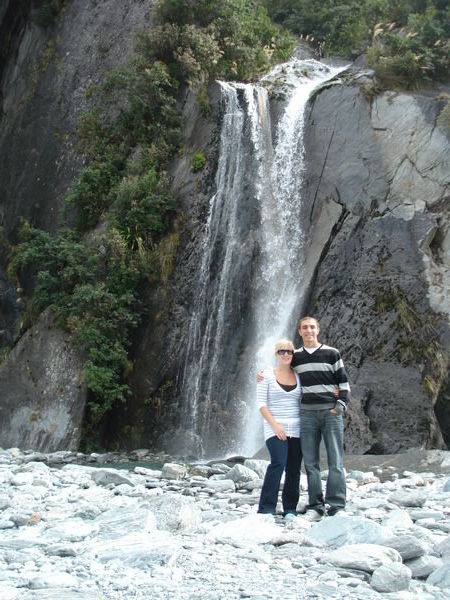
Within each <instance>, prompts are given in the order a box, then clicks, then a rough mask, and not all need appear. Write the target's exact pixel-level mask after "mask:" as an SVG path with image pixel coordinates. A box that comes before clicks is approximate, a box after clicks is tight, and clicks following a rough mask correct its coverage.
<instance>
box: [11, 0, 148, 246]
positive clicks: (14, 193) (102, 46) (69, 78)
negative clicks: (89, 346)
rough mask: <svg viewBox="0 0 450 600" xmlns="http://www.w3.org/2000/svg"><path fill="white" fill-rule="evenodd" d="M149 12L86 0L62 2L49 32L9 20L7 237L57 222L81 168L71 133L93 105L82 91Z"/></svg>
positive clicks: (129, 42) (136, 4) (113, 60)
mask: <svg viewBox="0 0 450 600" xmlns="http://www.w3.org/2000/svg"><path fill="white" fill-rule="evenodd" d="M7 4H8V3H7ZM9 4H11V5H13V4H14V3H12V2H11V3H9ZM150 8H151V3H149V2H145V3H144V2H140V1H133V0H127V1H124V2H116V1H115V0H102V2H96V1H95V0H88V1H87V2H67V3H66V6H65V8H64V10H63V12H62V14H61V15H60V17H59V18H58V19H57V21H56V23H55V24H54V25H53V26H49V27H42V26H40V25H38V24H36V23H35V22H34V21H33V19H32V18H31V17H32V15H28V18H27V19H23V21H19V20H18V19H17V18H16V19H15V20H14V28H13V31H12V32H9V33H10V34H11V33H12V34H13V35H14V39H13V40H12V41H11V44H10V46H11V47H10V48H9V56H8V59H9V60H7V61H5V63H4V66H3V71H2V73H1V81H0V98H1V101H2V105H1V110H0V123H1V128H0V155H1V157H2V160H1V161H0V189H1V190H2V194H1V198H0V213H1V216H2V223H1V224H2V225H3V227H4V228H5V231H6V233H7V234H8V235H9V234H11V233H13V232H14V231H15V229H16V228H17V226H18V225H19V224H20V220H21V219H27V220H29V221H30V222H31V223H32V224H33V225H35V226H36V227H40V228H43V229H46V230H49V231H54V230H55V229H56V228H57V227H58V225H59V224H60V222H61V213H62V211H63V209H64V202H63V199H64V196H65V194H66V193H67V191H68V188H69V187H70V185H71V184H72V182H73V180H74V178H75V177H76V175H77V173H78V172H79V170H80V168H81V166H82V159H81V157H80V156H78V155H77V154H76V152H75V149H74V145H75V135H74V132H75V128H76V126H77V123H78V120H79V118H80V116H81V115H82V114H83V113H84V112H85V111H87V110H88V109H89V108H91V107H92V100H89V99H88V98H87V94H86V92H87V91H88V88H89V87H90V86H92V85H95V84H97V83H99V82H100V81H101V80H102V79H103V76H104V74H105V72H106V71H110V70H111V69H113V68H114V67H116V66H117V65H118V64H120V63H122V62H124V61H126V59H127V57H129V56H130V55H131V54H132V51H133V48H134V44H135V33H136V31H137V29H138V28H140V27H143V26H144V25H145V24H146V23H147V24H148V19H149V11H150ZM30 10H31V7H30ZM11 12H14V11H13V8H12V7H11V8H10V10H9V11H7V12H5V15H4V20H5V27H6V25H7V23H6V19H7V17H8V15H9V13H11ZM11 18H12V17H11ZM11 26H12V25H11Z"/></svg>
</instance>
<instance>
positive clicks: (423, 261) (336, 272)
mask: <svg viewBox="0 0 450 600" xmlns="http://www.w3.org/2000/svg"><path fill="white" fill-rule="evenodd" d="M370 86H371V81H370V79H369V78H368V77H358V79H357V80H355V79H354V78H353V77H352V75H351V74H350V75H349V76H348V77H347V81H346V82H344V85H341V86H336V85H335V86H332V87H329V88H328V89H324V90H322V91H321V92H320V93H318V94H317V96H316V97H315V99H314V101H313V102H312V103H311V108H310V113H309V116H308V126H307V129H306V139H305V145H306V159H307V176H306V181H305V189H304V202H305V209H304V210H305V219H308V220H310V235H311V244H312V243H313V242H314V239H315V233H314V231H315V223H316V221H318V220H321V219H323V206H327V205H329V203H330V202H335V203H338V204H339V205H340V206H341V212H340V214H339V213H336V214H334V215H333V214H330V223H329V224H328V228H329V229H330V226H332V229H331V234H330V236H329V237H328V239H327V240H326V242H325V244H324V245H323V253H322V256H321V259H320V262H319V264H318V268H317V271H316V275H315V277H314V278H313V279H312V281H311V284H310V295H309V298H307V302H306V306H305V311H306V312H309V313H310V312H313V314H315V315H316V316H317V317H318V318H319V319H320V321H321V336H320V337H321V339H322V341H325V342H327V343H329V344H330V345H332V346H337V347H338V348H339V349H340V350H341V352H342V354H343V358H344V361H345V362H346V365H347V367H348V371H349V374H350V379H351V383H352V384H353V390H352V396H353V398H354V399H355V402H352V403H351V405H350V408H349V415H348V419H347V423H348V426H347V432H346V434H347V435H346V444H347V448H348V450H349V451H350V452H353V453H357V452H373V453H384V454H386V453H395V452H400V451H404V450H406V449H408V448H411V447H418V448H419V447H422V448H431V447H437V448H442V447H444V443H443V438H442V433H441V428H440V426H439V424H438V422H437V420H436V416H435V412H434V408H435V405H436V403H437V401H438V400H439V398H440V396H442V395H443V394H444V393H446V378H447V365H446V360H447V359H446V349H447V348H448V346H449V340H450V327H449V316H450V303H449V300H448V294H447V293H446V290H447V289H448V283H446V282H447V280H448V273H449V268H450V257H449V253H448V235H449V234H448V226H447V223H448V214H449V210H450V202H449V199H448V191H447V186H448V178H449V170H448V165H449V159H450V145H449V143H448V137H447V136H446V135H445V133H444V132H443V131H441V130H440V129H439V128H438V127H436V125H435V124H436V118H437V116H438V114H439V112H440V110H441V109H442V106H443V105H442V102H441V101H440V100H439V97H438V92H439V91H438V90H436V91H435V96H434V97H433V93H432V92H431V93H428V92H427V94H426V95H425V94H424V95H420V94H417V95H412V94H393V93H391V92H386V93H384V94H381V95H379V96H376V97H375V98H374V99H373V100H370V98H369V97H367V96H366V91H367V90H368V89H370ZM442 413H443V414H442V416H441V417H440V418H441V422H442V429H445V427H444V424H445V418H446V417H445V415H448V410H447V409H445V410H444V409H442ZM369 429H370V431H369Z"/></svg>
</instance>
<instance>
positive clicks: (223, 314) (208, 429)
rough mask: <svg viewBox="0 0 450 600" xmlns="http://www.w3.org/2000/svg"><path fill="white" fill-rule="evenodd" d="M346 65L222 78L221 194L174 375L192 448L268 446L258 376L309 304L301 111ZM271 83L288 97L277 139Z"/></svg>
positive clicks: (311, 64) (295, 65)
mask: <svg viewBox="0 0 450 600" xmlns="http://www.w3.org/2000/svg"><path fill="white" fill-rule="evenodd" d="M341 70H342V68H330V67H327V66H325V65H324V64H322V63H319V62H317V61H314V60H308V61H299V60H297V59H294V60H292V61H291V62H289V63H285V64H283V65H279V66H278V67H276V68H275V69H274V70H273V71H272V72H271V73H269V74H268V75H267V76H266V77H265V78H264V79H263V80H262V82H261V84H259V85H247V84H239V83H234V84H229V83H224V82H222V83H221V92H222V103H223V123H222V131H221V140H220V151H219V162H218V168H217V175H216V189H217V192H216V194H215V195H214V196H213V197H212V198H211V201H210V206H209V215H208V220H207V223H206V227H205V232H204V238H203V240H202V244H203V248H202V262H201V265H200V268H199V273H198V279H197V280H196V283H195V285H196V295H195V297H196V304H195V307H194V309H193V313H192V317H191V321H190V327H189V336H188V341H187V348H186V360H185V364H184V367H183V371H182V375H181V377H180V379H179V382H178V386H179V390H180V394H181V395H182V397H183V399H184V400H183V406H184V414H183V415H182V424H183V428H184V430H185V431H190V432H191V438H190V443H189V446H190V447H189V448H186V451H188V452H190V453H192V454H194V455H197V456H201V455H203V456H205V457H210V458H212V457H216V456H223V455H224V454H227V453H233V454H243V455H246V456H249V455H252V454H254V453H255V452H256V451H257V450H258V449H259V448H260V447H261V445H262V444H263V439H262V426H261V417H260V415H259V414H258V412H257V410H256V407H255V373H256V371H257V369H258V368H259V367H261V366H266V365H267V364H269V363H271V362H272V360H271V359H272V353H273V344H274V342H275V340H276V339H278V338H281V337H292V335H293V332H294V330H295V319H296V311H297V310H299V307H300V306H301V301H302V288H303V285H302V284H303V282H302V263H303V244H304V234H303V230H302V224H301V218H300V217H301V208H302V207H301V197H300V191H301V187H302V177H303V170H304V167H303V158H304V156H303V154H304V147H303V141H302V138H303V114H304V109H305V106H306V103H307V101H308V98H309V96H310V94H311V92H312V91H313V90H314V89H316V88H317V87H318V86H320V85H321V84H322V83H323V82H324V81H327V80H329V79H331V78H332V77H334V76H335V75H336V74H337V73H338V72H339V71H341ZM266 88H271V90H272V92H273V91H274V90H275V89H276V90H277V95H278V96H280V94H283V96H284V99H283V102H282V106H283V113H282V115H281V117H280V118H279V120H278V126H277V128H276V133H275V136H274V141H273V135H272V126H271V119H270V106H269V97H268V92H267V89H266Z"/></svg>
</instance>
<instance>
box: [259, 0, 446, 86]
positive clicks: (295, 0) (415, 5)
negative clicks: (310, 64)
mask: <svg viewBox="0 0 450 600" xmlns="http://www.w3.org/2000/svg"><path fill="white" fill-rule="evenodd" d="M263 3H264V4H265V5H266V6H267V8H268V11H269V13H270V15H271V16H272V18H273V19H274V20H275V21H277V22H278V23H281V24H282V25H283V26H285V27H287V28H288V29H290V30H291V31H292V32H294V33H295V34H297V35H302V36H303V37H305V38H306V39H308V41H310V42H312V43H313V44H314V45H315V46H316V48H317V49H318V51H319V52H320V53H321V54H322V55H331V54H337V55H341V56H344V57H348V58H354V57H356V56H358V55H359V54H361V53H362V52H366V51H367V62H368V64H369V65H370V66H372V67H373V68H374V69H375V71H376V73H377V76H378V78H379V80H380V81H382V82H383V83H384V84H385V85H386V86H390V87H406V88H416V87H418V86H420V85H423V84H424V83H426V82H428V81H431V80H446V79H448V73H449V69H450V40H449V38H450V5H449V4H448V2H447V1H446V0H362V1H361V2H357V1H356V0H324V1H323V2H320V3H317V2H315V1H314V0H279V1H278V2H272V1H271V0H263Z"/></svg>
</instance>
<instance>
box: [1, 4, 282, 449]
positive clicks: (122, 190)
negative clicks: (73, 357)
mask: <svg viewBox="0 0 450 600" xmlns="http://www.w3.org/2000/svg"><path fill="white" fill-rule="evenodd" d="M62 5H63V3H62V2H58V1H56V0H53V1H49V2H45V3H44V4H43V6H42V8H43V9H45V10H44V12H43V13H42V14H41V16H48V17H52V18H53V17H55V16H56V14H57V9H58V10H59V9H60V8H61V7H62ZM156 20H157V26H156V27H153V28H152V29H151V30H150V31H148V32H142V33H141V34H140V36H139V39H138V43H137V47H136V54H135V56H134V59H133V60H132V61H131V62H130V64H128V65H123V66H121V67H119V68H118V69H117V70H116V71H114V72H113V73H110V74H109V75H108V76H107V77H105V81H104V83H103V85H101V86H99V87H95V88H94V87H92V88H90V89H89V90H88V96H89V98H90V99H91V100H92V102H93V104H95V106H96V108H95V109H94V110H92V111H90V112H88V113H86V114H85V115H84V116H83V118H82V119H81V120H80V123H79V128H78V150H79V152H80V154H82V155H83V156H84V158H85V160H86V167H85V168H84V169H83V170H82V171H81V173H80V175H79V177H78V179H77V180H76V181H75V183H74V185H73V187H72V189H71V190H70V192H69V194H68V197H67V201H68V209H69V211H70V212H69V213H68V214H70V222H71V223H72V222H74V220H73V215H74V214H75V226H74V227H73V228H68V227H66V228H65V229H62V230H61V231H59V233H58V234H57V235H55V236H51V235H49V234H48V233H46V232H43V231H39V230H36V229H33V228H32V227H30V226H27V225H25V226H24V227H23V229H22V232H21V242H20V244H19V245H18V247H17V249H16V254H15V257H14V260H13V263H12V265H11V269H10V270H11V271H14V272H15V273H16V276H17V279H18V280H19V281H20V279H21V277H24V273H27V279H28V280H29V278H30V273H31V274H32V277H33V280H34V291H33V294H32V296H31V297H30V298H29V299H28V304H27V315H26V324H27V326H28V325H31V324H32V323H33V322H34V321H35V320H36V318H37V317H38V315H39V314H40V312H41V311H43V310H44V309H46V308H48V307H50V308H51V309H52V311H53V313H54V314H55V316H56V319H57V322H58V323H59V325H60V326H61V327H63V328H65V329H66V330H68V331H70V332H71V334H72V338H73V341H74V342H75V343H76V344H77V345H78V346H79V347H80V348H81V349H82V350H83V352H84V356H85V364H84V371H83V377H84V381H85V383H86V385H87V388H88V389H89V392H90V394H89V399H88V411H87V415H86V423H85V432H84V440H83V441H84V444H85V446H89V447H91V448H92V447H95V436H96V435H97V432H98V429H99V427H98V425H99V422H100V421H101V419H102V418H103V416H104V415H105V414H106V413H107V412H108V411H109V410H110V409H111V408H112V407H113V406H114V405H115V404H116V403H117V402H126V399H127V396H128V395H129V393H130V390H129V388H128V386H127V384H126V374H127V373H128V372H129V371H130V370H131V368H132V365H130V363H129V359H128V351H129V348H130V344H131V338H132V333H133V329H134V328H135V327H136V325H137V324H138V322H139V320H140V318H141V315H142V307H141V304H140V302H139V294H140V291H141V290H142V289H143V287H144V286H143V283H144V282H146V284H147V285H163V284H164V282H165V281H166V280H167V279H168V277H169V276H170V274H171V272H172V268H173V261H174V257H175V254H176V251H177V247H178V243H179V233H178V229H179V227H180V224H181V221H182V215H179V214H177V213H176V210H175V208H176V207H175V204H174V200H173V198H172V197H171V194H170V185H169V184H170V182H169V180H168V177H167V174H166V171H167V167H168V164H169V161H170V160H171V159H172V158H173V157H174V156H175V154H176V153H177V152H179V151H180V150H181V149H180V139H181V136H180V132H181V119H180V112H179V110H178V107H177V99H178V95H179V92H180V89H181V88H182V87H184V86H186V85H188V86H190V87H191V88H192V89H193V90H194V91H195V92H196V93H197V95H198V98H199V101H200V102H201V105H202V106H203V108H204V112H205V113H206V112H207V97H206V87H207V85H208V83H209V81H210V80H211V78H216V77H226V78H232V79H245V80H250V79H253V78H255V77H257V76H258V75H259V74H260V73H262V72H264V71H265V70H267V69H268V68H269V67H270V66H271V65H272V64H274V63H275V62H276V61H279V60H284V59H287V58H288V57H289V56H290V54H291V52H292V51H293V45H294V43H293V40H292V39H291V38H290V37H289V36H288V35H287V34H284V33H282V32H281V31H280V30H279V28H278V27H277V26H275V25H274V24H273V23H272V22H271V20H270V18H269V17H268V15H267V12H266V10H265V9H264V8H263V7H262V6H261V5H260V4H259V3H258V2H256V0H225V1H224V2H220V3H219V2H216V0H199V1H198V2H196V3H195V7H194V3H192V1H191V0H162V1H160V2H159V3H158V4H157V13H156ZM205 162H206V157H205V155H204V153H203V152H197V153H195V154H194V155H193V157H192V169H193V170H194V171H198V170H200V169H202V168H203V167H204V165H205ZM165 389H166V388H164V390H165ZM164 390H163V391H164ZM158 393H159V392H158ZM156 397H157V398H159V396H155V398H156ZM155 410H156V408H155Z"/></svg>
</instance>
